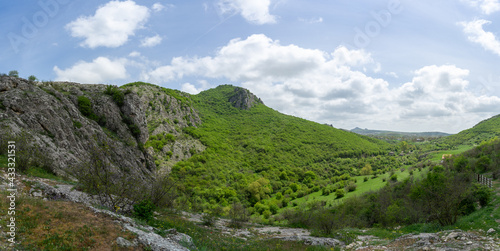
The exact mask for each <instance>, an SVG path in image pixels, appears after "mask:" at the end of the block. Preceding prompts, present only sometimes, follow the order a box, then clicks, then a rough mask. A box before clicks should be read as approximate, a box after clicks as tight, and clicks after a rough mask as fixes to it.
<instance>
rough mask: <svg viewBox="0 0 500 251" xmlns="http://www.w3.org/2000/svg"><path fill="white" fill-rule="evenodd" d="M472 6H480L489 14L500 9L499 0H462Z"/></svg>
mask: <svg viewBox="0 0 500 251" xmlns="http://www.w3.org/2000/svg"><path fill="white" fill-rule="evenodd" d="M462 1H464V2H466V3H468V4H469V5H471V6H474V7H478V8H479V9H480V10H481V11H482V12H483V13H484V14H486V15H489V14H492V13H495V12H497V11H499V10H500V2H499V1H498V0H462Z"/></svg>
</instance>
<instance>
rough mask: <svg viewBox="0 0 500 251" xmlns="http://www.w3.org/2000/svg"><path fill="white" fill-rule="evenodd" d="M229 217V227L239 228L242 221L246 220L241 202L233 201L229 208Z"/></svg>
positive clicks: (245, 213)
mask: <svg viewBox="0 0 500 251" xmlns="http://www.w3.org/2000/svg"><path fill="white" fill-rule="evenodd" d="M229 218H230V219H231V222H230V223H229V226H230V227H233V228H241V227H242V226H243V223H244V222H247V221H248V213H247V210H246V209H245V207H244V206H243V205H242V204H241V203H239V202H238V203H234V204H233V206H232V207H231V210H229Z"/></svg>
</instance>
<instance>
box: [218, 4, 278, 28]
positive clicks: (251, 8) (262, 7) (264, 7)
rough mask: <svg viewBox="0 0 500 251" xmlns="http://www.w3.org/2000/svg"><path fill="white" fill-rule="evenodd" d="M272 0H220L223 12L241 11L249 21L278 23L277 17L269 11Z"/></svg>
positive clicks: (220, 7)
mask: <svg viewBox="0 0 500 251" xmlns="http://www.w3.org/2000/svg"><path fill="white" fill-rule="evenodd" d="M270 4H271V1H270V0H252V1H248V0H220V1H219V3H218V6H219V9H220V11H221V12H222V14H225V13H231V14H234V13H239V14H240V15H241V16H242V17H243V18H245V19H246V20H247V21H248V22H250V23H254V24H270V23H276V17H275V16H273V15H271V14H270V13H269V5H270Z"/></svg>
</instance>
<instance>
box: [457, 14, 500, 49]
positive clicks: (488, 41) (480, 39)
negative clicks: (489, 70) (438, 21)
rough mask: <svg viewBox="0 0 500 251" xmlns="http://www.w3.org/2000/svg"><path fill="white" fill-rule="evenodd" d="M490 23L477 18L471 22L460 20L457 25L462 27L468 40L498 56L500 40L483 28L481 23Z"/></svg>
mask: <svg viewBox="0 0 500 251" xmlns="http://www.w3.org/2000/svg"><path fill="white" fill-rule="evenodd" d="M490 23H491V22H490V21H487V20H483V19H479V20H474V21H471V22H460V23H459V25H461V26H462V27H463V31H464V33H465V34H466V35H467V38H468V39H469V41H471V42H473V43H477V44H479V45H481V46H482V47H483V48H484V49H486V50H488V51H491V52H493V53H495V54H497V55H499V56H500V42H499V41H498V40H497V38H496V37H495V34H493V33H491V32H487V31H485V30H484V29H483V25H485V24H490Z"/></svg>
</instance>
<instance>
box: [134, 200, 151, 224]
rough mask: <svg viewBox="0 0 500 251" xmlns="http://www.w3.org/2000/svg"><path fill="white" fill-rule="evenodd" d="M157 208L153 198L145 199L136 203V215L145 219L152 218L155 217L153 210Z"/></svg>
mask: <svg viewBox="0 0 500 251" xmlns="http://www.w3.org/2000/svg"><path fill="white" fill-rule="evenodd" d="M154 210H155V205H154V204H153V202H151V200H149V199H145V200H142V201H140V202H139V203H136V204H134V215H135V216H136V217H137V218H139V219H143V220H146V221H148V220H150V219H151V218H153V212H154Z"/></svg>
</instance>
